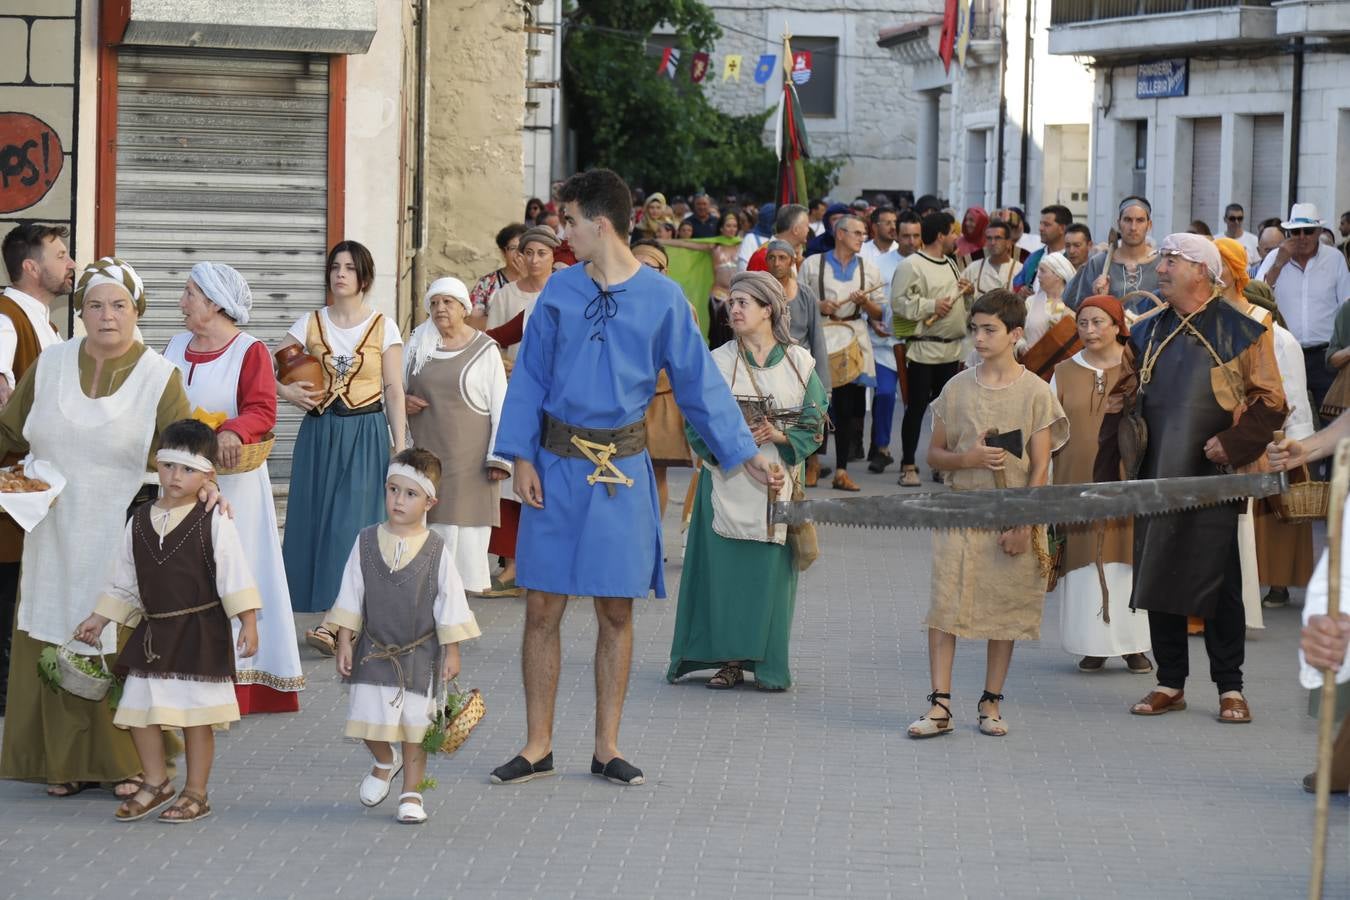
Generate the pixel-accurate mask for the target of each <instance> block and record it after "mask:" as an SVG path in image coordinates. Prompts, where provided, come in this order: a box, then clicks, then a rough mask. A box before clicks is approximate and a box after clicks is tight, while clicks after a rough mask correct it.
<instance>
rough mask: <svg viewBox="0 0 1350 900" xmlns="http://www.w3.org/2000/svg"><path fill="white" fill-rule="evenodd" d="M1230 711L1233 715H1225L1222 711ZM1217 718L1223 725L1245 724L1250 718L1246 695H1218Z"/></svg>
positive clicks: (1250, 712) (1250, 713)
mask: <svg viewBox="0 0 1350 900" xmlns="http://www.w3.org/2000/svg"><path fill="white" fill-rule="evenodd" d="M1230 711H1231V712H1232V713H1233V715H1231V716H1225V715H1224V713H1226V712H1230ZM1217 718H1218V720H1219V721H1220V722H1222V723H1223V724H1225V725H1246V724H1247V723H1248V722H1250V721H1251V720H1252V710H1251V707H1249V706H1248V705H1247V698H1246V697H1220V698H1219V715H1218V716H1217Z"/></svg>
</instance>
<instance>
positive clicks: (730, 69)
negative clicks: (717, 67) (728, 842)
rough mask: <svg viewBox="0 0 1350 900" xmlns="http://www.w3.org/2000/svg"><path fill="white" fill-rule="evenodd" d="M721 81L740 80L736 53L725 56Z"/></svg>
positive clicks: (738, 59)
mask: <svg viewBox="0 0 1350 900" xmlns="http://www.w3.org/2000/svg"><path fill="white" fill-rule="evenodd" d="M722 80H723V81H740V80H741V57H740V54H736V53H733V54H730V55H728V56H727V58H726V62H724V63H722Z"/></svg>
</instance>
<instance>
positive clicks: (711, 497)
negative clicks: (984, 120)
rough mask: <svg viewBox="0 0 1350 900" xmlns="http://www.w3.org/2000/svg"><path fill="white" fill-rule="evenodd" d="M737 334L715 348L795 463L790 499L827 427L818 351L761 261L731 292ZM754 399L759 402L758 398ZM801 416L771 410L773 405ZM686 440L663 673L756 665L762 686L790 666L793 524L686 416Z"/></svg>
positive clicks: (734, 670) (723, 682) (730, 378)
mask: <svg viewBox="0 0 1350 900" xmlns="http://www.w3.org/2000/svg"><path fill="white" fill-rule="evenodd" d="M727 305H728V309H729V312H730V324H731V329H732V332H733V333H734V335H735V340H733V341H729V342H727V343H726V344H723V345H722V346H721V347H718V348H717V349H716V350H714V351H713V353H712V355H713V360H714V361H716V363H717V367H718V369H719V370H720V371H721V372H722V376H723V377H724V378H726V380H727V384H728V385H729V386H730V388H731V393H732V394H733V395H735V396H736V397H737V398H738V399H740V400H742V407H743V408H745V409H748V410H750V412H749V417H750V423H749V424H750V427H751V433H752V434H753V435H754V438H755V443H756V444H758V445H759V446H760V448H761V449H765V448H768V447H770V446H772V447H773V448H774V449H776V450H777V451H778V457H779V459H781V460H782V462H783V464H784V465H785V466H787V467H788V468H789V469H790V470H791V473H792V477H791V478H789V479H788V480H787V481H786V482H785V483H784V485H783V490H782V491H781V492H780V494H779V496H778V498H777V499H780V500H787V499H789V498H790V497H791V494H792V482H793V480H800V478H801V477H802V473H801V466H802V464H803V463H804V462H805V461H806V458H807V457H808V456H810V455H811V454H812V453H813V452H814V451H815V450H816V448H817V447H819V446H820V442H821V438H822V426H823V423H824V419H825V415H824V410H825V408H826V405H827V401H826V397H825V388H824V387H823V386H822V385H821V383H820V379H818V378H817V377H816V366H815V360H813V359H812V358H811V354H810V352H809V351H807V350H805V349H803V348H801V347H798V346H796V345H795V344H794V343H793V342H792V339H791V338H790V336H789V335H788V313H787V298H786V297H785V296H784V295H783V288H782V285H780V284H779V283H778V280H777V279H775V278H773V277H772V276H770V275H769V274H768V273H766V272H741V273H740V274H738V275H736V277H735V278H733V279H732V281H731V295H730V298H729V300H728V303H727ZM756 401H758V402H756ZM766 405H767V408H770V409H773V410H778V411H787V410H797V409H800V414H799V415H794V416H791V417H789V418H787V419H783V418H778V417H775V418H766V417H764V416H763V415H762V414H760V413H759V412H757V410H762V409H764V408H765V407H766ZM685 432H686V434H687V435H688V437H689V444H690V446H691V447H692V448H693V450H694V452H695V453H697V454H698V455H699V456H700V457H701V458H702V459H703V461H704V463H705V465H704V466H703V468H702V469H701V470H700V472H699V481H698V496H697V497H696V499H695V500H694V511H693V516H692V519H691V521H690V524H689V542H688V546H687V548H686V550H685V557H684V570H683V573H682V574H681V576H680V601H679V608H678V610H677V612H676V615H675V637H674V640H673V642H672V643H671V648H670V669H669V670H668V671H667V672H666V679H667V680H668V681H671V682H673V681H675V680H676V679H677V678H679V677H680V676H682V675H686V674H688V673H690V672H695V671H699V670H706V669H716V670H717V672H716V674H715V675H713V677H712V678H711V679H710V680H709V681H708V683H707V686H708V687H710V688H713V689H720V690H725V689H728V688H732V687H735V686H736V685H737V684H739V683H740V682H742V681H744V680H745V672H746V671H750V672H753V673H754V674H755V686H756V687H758V688H759V689H760V690H769V691H782V690H786V689H787V688H788V686H789V685H791V683H792V678H791V675H790V674H789V673H788V639H789V638H790V636H791V633H792V612H793V607H794V606H795V604H796V597H797V566H796V561H795V560H794V559H793V558H792V552H791V550H790V549H789V548H788V546H787V544H786V542H785V541H786V537H787V529H786V528H785V527H784V526H782V525H778V526H775V527H773V528H772V529H771V528H769V527H768V525H767V523H766V521H765V515H764V510H765V506H766V503H767V502H768V497H767V496H766V495H765V491H766V490H768V488H765V487H764V486H762V485H760V484H759V483H758V482H756V481H754V480H753V479H751V478H750V476H749V475H747V474H745V472H743V471H741V470H740V469H739V468H738V469H732V470H730V471H723V469H722V468H721V467H720V466H719V465H718V462H717V459H716V458H715V457H714V456H713V455H712V454H711V453H710V452H709V450H708V446H707V444H705V443H704V442H703V440H702V438H701V437H700V436H699V435H698V433H697V432H695V431H694V430H693V429H692V428H689V427H688V426H687V425H686V426H685Z"/></svg>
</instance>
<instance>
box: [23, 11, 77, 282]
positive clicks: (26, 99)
mask: <svg viewBox="0 0 1350 900" xmlns="http://www.w3.org/2000/svg"><path fill="white" fill-rule="evenodd" d="M86 2H87V0H86ZM79 15H80V0H0V235H3V234H5V233H6V232H8V231H9V230H10V228H12V227H13V226H14V225H15V224H16V223H18V222H24V221H34V220H40V221H43V222H48V223H54V224H55V223H59V224H64V225H67V226H69V227H70V228H71V230H72V231H73V230H74V225H75V221H74V220H75V205H74V194H75V190H74V182H75V149H76V147H75V142H76V115H75V108H76V104H77V102H78V89H77V81H78V78H79V48H78V46H77V43H76V33H77V28H76V23H77V21H78V19H79ZM89 124H90V126H92V124H93V123H89ZM7 280H8V279H7V277H6V276H5V275H4V274H3V273H2V272H0V281H7Z"/></svg>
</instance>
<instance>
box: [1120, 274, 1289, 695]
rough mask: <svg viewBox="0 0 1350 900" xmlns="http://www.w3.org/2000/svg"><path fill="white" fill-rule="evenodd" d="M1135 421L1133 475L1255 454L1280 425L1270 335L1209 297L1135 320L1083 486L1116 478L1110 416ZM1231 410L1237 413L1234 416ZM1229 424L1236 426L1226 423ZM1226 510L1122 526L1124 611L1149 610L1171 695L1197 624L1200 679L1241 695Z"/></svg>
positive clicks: (1230, 514) (1238, 609)
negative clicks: (1198, 621)
mask: <svg viewBox="0 0 1350 900" xmlns="http://www.w3.org/2000/svg"><path fill="white" fill-rule="evenodd" d="M1131 405H1133V406H1134V408H1135V409H1137V414H1138V415H1139V416H1140V417H1142V419H1143V422H1144V423H1145V424H1146V425H1147V446H1146V448H1145V450H1144V452H1143V455H1142V461H1141V463H1140V468H1139V473H1138V477H1140V478H1174V477H1185V476H1202V475H1218V474H1221V472H1222V469H1221V467H1220V466H1219V465H1217V464H1216V463H1214V462H1212V461H1210V460H1209V459H1208V458H1207V457H1206V456H1205V452H1204V447H1205V444H1206V442H1207V441H1208V440H1209V439H1210V438H1211V437H1213V438H1217V439H1218V441H1219V443H1220V444H1221V445H1222V446H1223V449H1224V451H1225V452H1226V454H1227V456H1228V460H1229V463H1230V465H1232V466H1233V467H1242V466H1247V465H1250V464H1251V463H1253V462H1254V461H1256V460H1257V459H1258V458H1259V457H1260V456H1261V455H1262V454H1263V453H1264V452H1265V448H1266V444H1268V443H1269V442H1270V440H1271V437H1272V435H1273V434H1274V431H1275V429H1276V428H1280V427H1282V426H1283V424H1284V420H1285V412H1286V409H1285V398H1284V389H1283V387H1282V386H1281V382H1280V373H1279V369H1278V367H1277V365H1276V361H1275V344H1274V337H1273V335H1272V333H1271V332H1270V331H1269V330H1268V329H1267V328H1266V327H1265V326H1264V325H1262V324H1261V323H1260V322H1257V321H1254V320H1253V319H1251V318H1250V317H1248V316H1247V315H1245V314H1243V313H1241V312H1239V311H1238V310H1236V309H1234V308H1233V307H1232V306H1230V305H1228V304H1227V303H1225V302H1223V301H1222V300H1220V299H1213V300H1210V301H1208V302H1207V303H1206V304H1205V305H1204V306H1202V307H1200V308H1199V309H1197V310H1195V311H1194V312H1192V313H1191V314H1190V315H1188V316H1184V315H1182V314H1181V313H1179V312H1178V311H1177V310H1176V309H1174V308H1172V307H1171V306H1165V307H1163V309H1162V311H1161V312H1159V313H1157V314H1156V315H1153V316H1149V317H1147V318H1145V319H1143V320H1141V321H1140V322H1139V323H1138V324H1136V325H1135V326H1134V327H1133V328H1132V329H1131V332H1130V343H1129V344H1127V345H1126V349H1125V356H1124V359H1123V360H1122V363H1121V378H1120V381H1119V382H1118V383H1117V385H1116V387H1115V389H1114V391H1113V392H1112V393H1111V394H1110V395H1109V398H1108V402H1107V414H1106V416H1105V418H1104V420H1103V423H1102V429H1101V433H1100V439H1099V445H1098V452H1097V461H1096V464H1095V466H1094V475H1095V476H1096V477H1095V479H1094V480H1096V481H1113V480H1118V478H1119V476H1120V465H1121V448H1120V443H1119V435H1120V431H1121V430H1122V429H1123V428H1128V427H1130V426H1129V423H1123V422H1122V418H1123V417H1124V416H1125V415H1128V414H1129V413H1128V412H1127V410H1129V409H1130V407H1131ZM1239 408H1241V415H1240V416H1235V413H1237V412H1238V410H1239ZM1235 418H1236V424H1234V420H1235ZM1240 510H1241V504H1236V503H1230V504H1225V505H1221V506H1211V507H1205V508H1202V509H1193V510H1185V511H1183V512H1177V513H1170V514H1167V515H1159V516H1150V517H1147V518H1143V519H1139V520H1137V521H1136V522H1135V523H1134V589H1133V593H1132V594H1131V597H1130V606H1131V608H1133V609H1144V610H1148V612H1149V631H1150V635H1151V639H1152V643H1153V652H1154V656H1155V658H1156V659H1157V668H1158V684H1159V685H1161V686H1163V687H1168V688H1175V689H1178V690H1179V689H1181V688H1183V687H1184V686H1185V682H1186V676H1187V675H1188V673H1189V658H1188V657H1189V653H1188V648H1187V645H1186V617H1187V616H1192V615H1193V616H1199V617H1201V618H1203V619H1205V620H1206V622H1205V649H1206V650H1207V651H1208V654H1209V658H1210V676H1211V678H1212V679H1213V680H1214V682H1215V683H1216V684H1217V685H1218V689H1219V692H1220V693H1224V692H1228V691H1241V690H1242V662H1243V657H1244V648H1243V642H1244V637H1245V632H1246V625H1245V623H1244V616H1243V608H1242V571H1241V563H1240V559H1239V553H1238V540H1237V535H1238V527H1237V525H1238V513H1239V512H1240Z"/></svg>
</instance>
